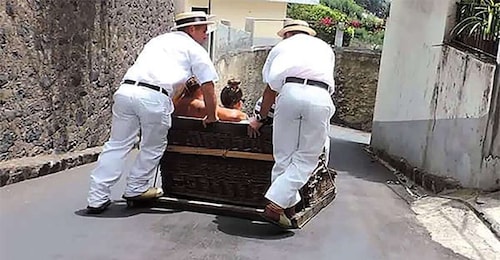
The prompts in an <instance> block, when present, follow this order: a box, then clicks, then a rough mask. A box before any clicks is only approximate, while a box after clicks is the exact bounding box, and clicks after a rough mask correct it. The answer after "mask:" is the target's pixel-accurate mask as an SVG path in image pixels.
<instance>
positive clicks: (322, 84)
mask: <svg viewBox="0 0 500 260" xmlns="http://www.w3.org/2000/svg"><path fill="white" fill-rule="evenodd" d="M288 82H291V83H300V84H305V85H310V86H316V87H320V88H324V89H326V90H328V88H329V86H328V84H326V83H325V82H323V81H317V80H312V79H303V78H297V77H287V78H286V79H285V83H288Z"/></svg>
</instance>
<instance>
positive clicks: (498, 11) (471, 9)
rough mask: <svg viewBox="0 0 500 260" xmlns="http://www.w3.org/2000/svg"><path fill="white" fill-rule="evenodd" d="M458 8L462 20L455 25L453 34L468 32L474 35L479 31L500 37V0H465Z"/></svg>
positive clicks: (486, 34)
mask: <svg viewBox="0 0 500 260" xmlns="http://www.w3.org/2000/svg"><path fill="white" fill-rule="evenodd" d="M462 4H464V5H462V6H461V8H460V10H458V12H459V15H460V17H462V20H461V21H460V22H459V23H458V24H457V25H455V27H454V28H453V30H452V34H454V35H458V34H461V33H465V32H468V34H469V35H472V34H474V33H477V32H482V33H484V35H485V36H489V35H493V36H495V37H497V38H498V37H500V32H499V30H500V2H495V1H494V0H480V2H479V4H475V3H474V2H470V0H469V1H463V2H462Z"/></svg>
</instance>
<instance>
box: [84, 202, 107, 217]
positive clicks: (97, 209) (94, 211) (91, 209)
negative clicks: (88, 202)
mask: <svg viewBox="0 0 500 260" xmlns="http://www.w3.org/2000/svg"><path fill="white" fill-rule="evenodd" d="M109 205H111V200H107V201H106V202H104V203H103V204H102V205H101V206H99V207H91V206H87V214H91V215H92V214H101V213H102V212H104V211H105V210H106V209H107V208H108V207H109Z"/></svg>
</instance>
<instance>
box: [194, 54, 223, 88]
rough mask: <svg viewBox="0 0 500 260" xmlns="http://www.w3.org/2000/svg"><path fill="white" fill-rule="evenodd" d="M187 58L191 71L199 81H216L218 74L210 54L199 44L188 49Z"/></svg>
mask: <svg viewBox="0 0 500 260" xmlns="http://www.w3.org/2000/svg"><path fill="white" fill-rule="evenodd" d="M189 60H190V63H191V71H192V72H193V75H194V76H195V77H196V78H197V79H198V81H199V82H200V83H202V84H203V83H206V82H209V81H213V82H217V81H218V80H219V75H218V74H217V71H216V70H215V66H214V64H213V62H212V60H211V59H210V56H209V55H208V53H207V51H206V50H205V49H203V47H201V45H200V46H196V47H195V48H192V49H191V50H190V51H189Z"/></svg>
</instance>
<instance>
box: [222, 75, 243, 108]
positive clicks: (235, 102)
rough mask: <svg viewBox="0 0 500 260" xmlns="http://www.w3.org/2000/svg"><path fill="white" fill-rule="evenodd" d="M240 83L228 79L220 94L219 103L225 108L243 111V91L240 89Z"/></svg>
mask: <svg viewBox="0 0 500 260" xmlns="http://www.w3.org/2000/svg"><path fill="white" fill-rule="evenodd" d="M240 83H241V82H240V81H239V80H235V79H230V80H228V81H227V86H225V87H224V88H223V89H222V91H221V93H220V101H221V103H222V105H223V106H224V107H225V108H231V109H238V110H242V109H243V102H244V100H243V99H242V97H243V91H241V88H240V86H239V85H240Z"/></svg>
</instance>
